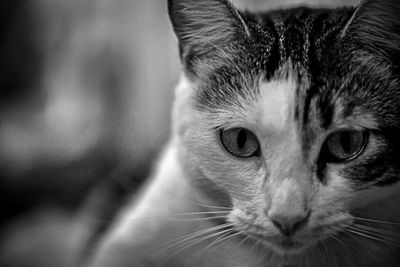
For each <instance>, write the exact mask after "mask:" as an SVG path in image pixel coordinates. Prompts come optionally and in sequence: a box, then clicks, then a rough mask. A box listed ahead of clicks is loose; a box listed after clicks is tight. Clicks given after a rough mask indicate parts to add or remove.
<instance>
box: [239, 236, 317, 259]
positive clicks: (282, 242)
mask: <svg viewBox="0 0 400 267" xmlns="http://www.w3.org/2000/svg"><path fill="white" fill-rule="evenodd" d="M247 235H248V236H250V237H251V238H252V239H253V240H254V242H256V243H258V244H262V245H263V246H264V247H266V248H268V249H272V250H273V251H274V252H276V253H278V254H281V255H296V254H301V253H303V252H304V251H305V250H307V249H308V248H309V247H310V244H308V243H305V242H302V241H299V240H296V239H294V238H292V237H286V236H280V237H274V238H267V237H265V236H263V235H260V234H255V233H248V234H247Z"/></svg>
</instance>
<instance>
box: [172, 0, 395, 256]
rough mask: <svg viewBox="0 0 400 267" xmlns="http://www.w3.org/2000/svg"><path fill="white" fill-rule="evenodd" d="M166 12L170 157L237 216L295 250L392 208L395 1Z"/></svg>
mask: <svg viewBox="0 0 400 267" xmlns="http://www.w3.org/2000/svg"><path fill="white" fill-rule="evenodd" d="M169 14H170V17H171V21H172V24H173V27H174V30H175V33H176V35H177V37H178V40H179V47H180V56H181V61H182V66H183V69H184V75H183V78H182V82H181V84H180V86H179V87H178V89H177V94H176V103H175V110H174V118H173V119H174V134H175V137H176V140H177V142H178V143H179V146H180V152H179V153H180V159H181V161H182V162H183V165H184V168H185V171H186V172H187V173H189V174H190V176H191V177H192V178H193V180H194V182H196V184H198V185H199V187H200V188H203V189H204V192H205V194H208V195H212V197H214V198H215V199H228V202H229V205H230V206H231V207H232V210H231V212H230V213H229V215H228V216H227V218H228V220H229V221H230V222H232V223H233V224H234V227H235V229H236V230H238V231H240V232H242V233H243V234H244V235H247V236H251V237H252V238H254V239H256V240H258V241H261V242H263V243H264V244H265V245H266V246H267V247H269V248H272V249H273V250H274V251H275V252H278V253H280V254H296V253H297V252H301V251H303V250H304V248H306V247H310V246H311V245H313V244H315V243H317V242H318V241H320V240H323V239H326V238H329V237H331V236H332V235H334V234H337V233H338V232H341V231H342V230H343V229H345V228H346V227H347V228H346V229H350V228H348V227H354V224H355V223H356V222H358V220H363V219H362V218H365V219H366V220H368V219H371V220H379V219H381V220H392V219H396V218H398V217H399V216H397V215H396V214H395V213H394V212H391V211H393V210H394V206H395V203H394V202H393V201H387V199H388V198H391V199H393V198H394V197H393V194H394V192H396V190H397V182H398V180H399V175H400V164H399V163H400V137H399V136H400V135H399V134H400V81H399V79H400V20H399V19H398V14H400V2H398V1H397V0H382V1H378V0H375V1H373V0H371V1H364V2H362V3H361V4H360V5H359V6H358V7H357V8H341V9H336V10H329V9H318V10H313V9H308V8H296V9H289V10H278V11H271V12H268V13H259V14H252V13H248V12H239V11H238V10H236V9H235V8H234V7H233V6H232V5H231V4H230V3H229V2H228V1H226V0H170V1H169ZM210 192H212V193H210ZM397 192H400V191H399V190H397ZM397 195H400V194H397ZM222 201H223V200H221V202H222ZM382 203H383V204H384V205H386V206H385V207H384V208H382V206H379V205H382ZM390 205H393V207H392V206H390ZM396 216H397V217H396Z"/></svg>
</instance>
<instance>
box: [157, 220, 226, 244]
mask: <svg viewBox="0 0 400 267" xmlns="http://www.w3.org/2000/svg"><path fill="white" fill-rule="evenodd" d="M227 227H232V224H230V223H225V224H221V225H217V226H213V227H209V228H206V229H202V230H199V231H196V232H193V233H189V234H187V235H183V236H179V237H177V238H174V239H172V240H170V241H169V242H167V243H166V244H162V245H161V246H162V247H163V248H162V251H167V250H169V249H171V248H173V247H175V246H177V245H179V244H180V243H183V242H186V241H190V240H191V239H195V238H198V237H201V236H202V235H206V234H208V233H210V232H211V233H213V232H214V231H218V230H221V229H224V228H227Z"/></svg>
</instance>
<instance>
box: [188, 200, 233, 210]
mask: <svg viewBox="0 0 400 267" xmlns="http://www.w3.org/2000/svg"><path fill="white" fill-rule="evenodd" d="M189 202H190V203H192V204H194V205H197V206H199V207H204V208H211V209H219V210H221V211H231V210H232V208H230V207H224V206H214V205H208V204H204V203H198V202H191V201H189Z"/></svg>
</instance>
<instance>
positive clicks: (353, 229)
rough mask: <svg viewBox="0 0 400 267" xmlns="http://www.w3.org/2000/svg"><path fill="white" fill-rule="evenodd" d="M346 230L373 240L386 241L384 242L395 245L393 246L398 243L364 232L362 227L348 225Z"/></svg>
mask: <svg viewBox="0 0 400 267" xmlns="http://www.w3.org/2000/svg"><path fill="white" fill-rule="evenodd" d="M345 231H346V232H349V233H353V234H355V235H358V236H362V237H365V238H368V239H371V240H375V241H379V242H381V243H384V244H388V245H393V246H395V245H396V243H394V242H392V241H390V240H386V239H383V238H381V237H377V236H373V235H371V234H370V233H368V232H363V231H361V230H360V229H357V228H354V227H351V226H347V227H346V228H345Z"/></svg>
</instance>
